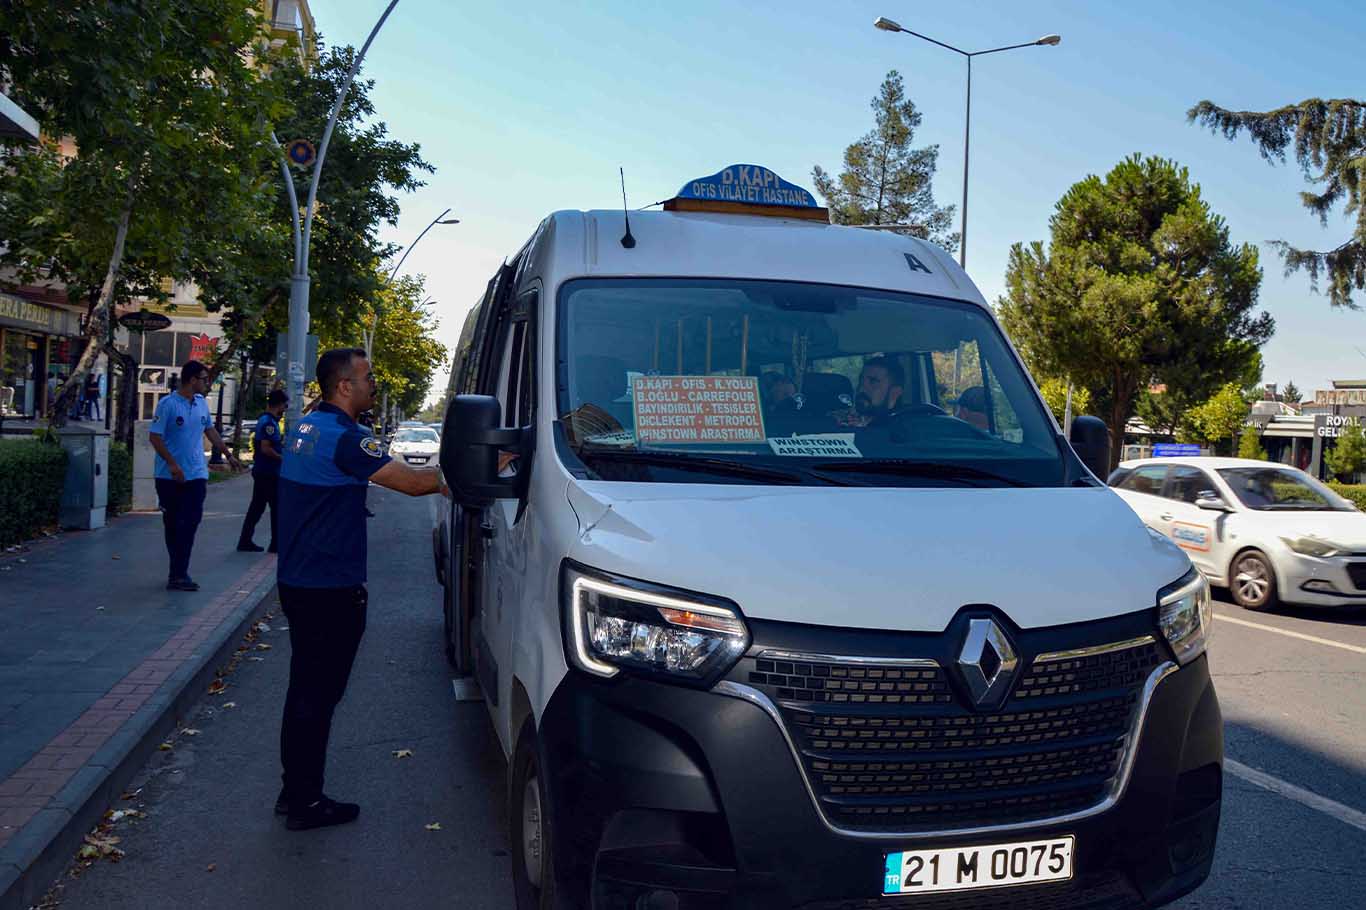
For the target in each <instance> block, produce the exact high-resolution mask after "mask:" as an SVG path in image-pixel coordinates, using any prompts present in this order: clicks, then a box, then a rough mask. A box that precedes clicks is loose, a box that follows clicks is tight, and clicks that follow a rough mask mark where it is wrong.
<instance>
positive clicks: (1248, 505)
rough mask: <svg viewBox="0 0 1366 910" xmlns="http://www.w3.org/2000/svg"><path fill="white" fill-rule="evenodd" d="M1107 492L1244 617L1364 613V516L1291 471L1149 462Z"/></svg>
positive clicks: (1196, 461)
mask: <svg viewBox="0 0 1366 910" xmlns="http://www.w3.org/2000/svg"><path fill="white" fill-rule="evenodd" d="M1110 486H1112V487H1114V488H1115V492H1117V493H1118V494H1119V495H1120V496H1121V497H1122V498H1123V499H1124V501H1125V502H1127V503H1128V504H1129V505H1130V506H1132V507H1133V510H1134V511H1135V512H1137V513H1138V517H1139V518H1141V519H1143V522H1144V523H1145V524H1146V525H1148V527H1150V528H1152V529H1153V530H1155V531H1157V532H1158V533H1160V534H1163V535H1165V536H1167V537H1170V538H1171V539H1172V540H1173V541H1174V542H1175V543H1176V545H1177V546H1179V547H1181V548H1182V549H1183V550H1185V551H1186V554H1187V555H1188V556H1189V557H1190V559H1191V562H1193V563H1194V564H1195V565H1196V567H1197V568H1199V569H1200V570H1201V571H1202V572H1204V573H1205V576H1206V577H1207V578H1209V580H1210V582H1211V583H1212V584H1215V585H1223V586H1227V587H1228V589H1229V592H1230V593H1231V594H1232V595H1233V599H1234V600H1235V601H1236V602H1237V603H1238V604H1239V605H1240V606H1242V607H1245V608H1246V609H1249V610H1266V609H1269V608H1271V607H1273V606H1275V605H1276V603H1277V602H1287V603H1297V604H1306V605H1312V606H1324V607H1355V606H1363V605H1366V515H1363V514H1362V513H1361V512H1360V511H1358V510H1357V508H1356V506H1355V505H1353V504H1352V503H1351V502H1349V501H1348V500H1346V499H1344V498H1342V497H1341V496H1339V495H1337V494H1336V493H1334V492H1333V491H1332V490H1330V489H1329V488H1328V487H1326V486H1324V485H1323V484H1322V483H1319V482H1318V481H1317V480H1315V479H1314V478H1312V477H1310V476H1309V475H1308V474H1306V473H1304V472H1303V471H1301V470H1299V469H1298V468H1292V467H1290V466H1288V465H1282V464H1276V463H1274V462H1266V461H1253V460H1249V459H1246V458H1198V457H1197V458H1148V459H1140V460H1136V461H1126V462H1123V463H1121V464H1120V466H1119V468H1118V469H1117V470H1116V471H1115V472H1114V473H1113V474H1111V475H1110Z"/></svg>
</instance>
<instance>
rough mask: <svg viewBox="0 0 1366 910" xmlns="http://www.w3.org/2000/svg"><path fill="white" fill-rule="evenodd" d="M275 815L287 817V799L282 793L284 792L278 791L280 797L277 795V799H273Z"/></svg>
mask: <svg viewBox="0 0 1366 910" xmlns="http://www.w3.org/2000/svg"><path fill="white" fill-rule="evenodd" d="M275 814H276V815H288V814H289V797H288V796H286V795H285V791H284V790H281V791H280V795H279V796H278V797H276V799H275Z"/></svg>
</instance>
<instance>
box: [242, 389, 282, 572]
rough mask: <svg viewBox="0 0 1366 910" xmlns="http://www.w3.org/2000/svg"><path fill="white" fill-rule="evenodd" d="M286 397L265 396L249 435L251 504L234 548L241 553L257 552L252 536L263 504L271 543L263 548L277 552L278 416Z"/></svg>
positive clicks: (278, 486) (257, 547)
mask: <svg viewBox="0 0 1366 910" xmlns="http://www.w3.org/2000/svg"><path fill="white" fill-rule="evenodd" d="M288 404H289V396H288V395H286V394H285V393H284V392H283V391H281V390H280V389H276V390H275V391H273V392H271V393H270V394H269V395H268V396H266V412H265V413H264V414H262V415H261V416H260V418H259V419H257V421H256V429H255V431H254V432H253V433H252V434H251V450H252V452H253V453H255V455H254V457H253V458H252V462H251V505H249V506H247V515H246V517H245V518H244V519H242V533H241V535H239V536H238V538H237V549H238V550H241V551H242V552H244V553H260V552H261V548H260V547H259V546H258V545H257V544H256V542H255V541H253V540H252V539H251V538H252V536H253V535H254V534H255V533H256V523H257V522H258V521H260V520H261V514H262V513H263V512H265V510H266V506H270V546H269V547H267V548H266V549H267V550H268V551H269V552H271V553H274V552H275V551H276V543H275V541H276V537H275V533H276V531H277V530H278V529H279V517H280V516H279V512H280V504H279V490H280V464H281V463H282V462H283V460H284V445H283V443H281V442H280V418H281V417H283V416H284V414H285V406H286V405H288Z"/></svg>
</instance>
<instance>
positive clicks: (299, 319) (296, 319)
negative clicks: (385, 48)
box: [280, 0, 398, 426]
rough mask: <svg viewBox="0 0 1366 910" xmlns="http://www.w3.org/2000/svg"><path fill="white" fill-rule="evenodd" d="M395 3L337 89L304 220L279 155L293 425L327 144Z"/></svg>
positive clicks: (393, 0)
mask: <svg viewBox="0 0 1366 910" xmlns="http://www.w3.org/2000/svg"><path fill="white" fill-rule="evenodd" d="M395 6H398V0H389V5H388V6H386V7H385V8H384V13H383V14H382V15H381V16H380V17H379V21H378V22H376V23H375V27H374V28H372V29H370V36H369V37H368V38H366V39H365V44H363V45H361V49H360V53H358V54H356V59H355V60H353V61H351V70H350V71H349V72H348V73H347V74H346V81H345V82H343V83H342V87H341V89H340V90H339V91H338V92H337V100H336V101H335V102H334V103H333V104H332V116H331V117H329V118H328V120H327V127H326V129H324V130H323V139H322V142H321V143H320V144H319V145H318V157H317V160H316V161H314V162H313V180H312V182H311V183H310V184H309V187H308V207H307V208H306V209H305V210H304V211H303V213H302V219H301V218H300V212H299V197H298V194H296V193H295V191H294V178H293V176H292V175H291V174H290V173H289V164H288V163H287V162H286V161H285V159H284V157H283V156H282V157H281V158H280V168H281V169H282V170H283V171H284V174H285V191H286V192H288V193H289V204H290V207H291V208H292V209H293V211H294V273H293V274H292V275H290V277H289V345H288V348H289V367H288V376H287V377H286V380H285V382H286V388H287V389H288V390H289V392H288V394H289V424H290V426H293V425H294V423H295V422H296V421H298V419H299V418H300V417H302V416H303V402H304V358H305V356H306V352H307V350H308V287H309V277H308V244H309V240H310V239H312V236H313V212H314V209H315V208H316V207H317V206H316V203H317V201H318V178H319V176H321V174H322V172H323V161H324V160H325V159H326V158H327V146H328V144H329V143H330V142H331V141H332V130H333V128H335V127H336V125H337V116H338V115H339V114H340V113H341V109H342V103H343V102H345V101H346V96H347V95H349V94H350V93H351V84H352V83H353V82H354V81H355V79H356V73H357V72H358V71H359V70H360V64H361V61H362V60H364V59H365V52H366V51H368V50H370V44H371V42H373V41H374V40H375V35H377V34H379V30H380V28H381V27H382V26H383V25H384V22H385V20H387V19H388V18H389V14H390V13H392V12H393V11H394V7H395ZM300 220H302V221H303V228H302V230H301V229H300V227H299V222H300Z"/></svg>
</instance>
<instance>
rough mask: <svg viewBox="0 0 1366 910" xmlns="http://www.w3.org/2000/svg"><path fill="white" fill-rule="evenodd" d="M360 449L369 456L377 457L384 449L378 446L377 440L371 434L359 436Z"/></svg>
mask: <svg viewBox="0 0 1366 910" xmlns="http://www.w3.org/2000/svg"><path fill="white" fill-rule="evenodd" d="M360 450H361V451H362V452H364V453H365V454H366V455H369V456H370V457H371V458H379V457H381V456H382V455H384V450H383V449H381V448H380V447H379V440H378V439H376V438H375V437H373V436H362V437H361V440H360Z"/></svg>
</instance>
